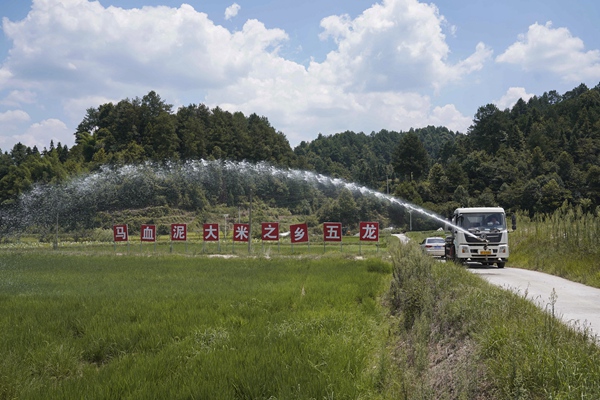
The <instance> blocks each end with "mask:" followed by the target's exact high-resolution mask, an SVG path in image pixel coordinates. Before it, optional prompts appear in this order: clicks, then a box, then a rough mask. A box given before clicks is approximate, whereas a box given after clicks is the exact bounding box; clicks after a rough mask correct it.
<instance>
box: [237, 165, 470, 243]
mask: <svg viewBox="0 0 600 400" xmlns="http://www.w3.org/2000/svg"><path fill="white" fill-rule="evenodd" d="M228 163H229V164H228V167H229V168H232V169H234V168H239V167H243V169H252V170H255V171H257V172H268V173H270V174H271V175H281V176H284V177H286V178H289V179H300V180H304V181H306V182H309V183H319V184H331V185H334V186H338V187H344V188H346V189H348V190H350V191H352V192H359V193H361V194H362V195H369V196H373V197H375V198H377V199H379V200H384V201H388V202H390V203H392V204H396V205H399V206H401V207H403V208H405V209H407V210H409V211H415V212H417V213H419V214H421V215H423V216H425V217H427V218H430V219H433V220H435V221H438V222H440V223H442V224H443V225H444V226H450V227H452V228H453V229H456V230H458V231H461V232H463V233H465V234H466V235H468V236H471V237H474V238H476V239H479V237H478V236H477V235H474V234H473V233H471V232H469V231H467V230H465V229H463V228H461V227H460V226H457V225H454V224H452V223H451V222H450V221H448V220H447V219H445V218H443V217H441V216H439V215H437V214H435V213H433V212H431V211H427V210H425V209H423V208H421V207H418V206H416V205H414V204H411V203H409V202H407V201H405V200H402V199H399V198H398V197H394V196H390V195H388V194H385V193H381V192H378V191H376V190H373V189H369V188H368V187H366V186H360V185H358V184H356V183H354V182H348V181H345V180H343V179H340V178H332V177H330V176H327V175H323V174H317V173H314V172H310V171H303V170H294V169H280V168H277V167H274V166H272V165H269V164H266V163H258V164H250V163H248V162H245V161H243V162H240V163H235V162H228Z"/></svg>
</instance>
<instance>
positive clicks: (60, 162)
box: [0, 84, 600, 229]
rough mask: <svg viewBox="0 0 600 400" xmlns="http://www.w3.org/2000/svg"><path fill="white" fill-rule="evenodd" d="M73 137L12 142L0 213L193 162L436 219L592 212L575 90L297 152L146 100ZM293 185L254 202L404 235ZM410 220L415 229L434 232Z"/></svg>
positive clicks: (597, 165) (360, 208)
mask: <svg viewBox="0 0 600 400" xmlns="http://www.w3.org/2000/svg"><path fill="white" fill-rule="evenodd" d="M74 135H75V143H76V144H75V145H74V146H73V147H71V148H70V149H69V148H67V146H65V145H61V144H60V143H58V144H56V145H55V144H54V143H50V146H49V147H48V148H44V149H43V150H41V151H40V150H39V149H38V148H36V147H33V148H29V147H26V146H23V145H22V144H17V145H15V146H14V147H13V148H12V149H10V151H5V152H4V153H2V154H0V203H1V204H2V207H4V208H6V207H8V206H11V205H14V204H16V203H18V202H19V197H18V196H19V195H20V194H22V193H25V192H27V191H28V190H30V189H31V188H32V187H34V185H44V184H60V183H61V182H65V181H68V180H69V179H72V177H75V176H81V175H82V174H83V175H85V174H87V173H90V172H94V171H99V170H102V169H106V168H113V169H115V168H118V167H120V166H123V165H127V164H141V163H147V162H154V163H158V164H163V165H164V164H168V163H185V162H187V161H190V160H197V159H200V158H203V159H208V160H211V159H212V160H232V161H241V160H247V161H249V162H259V161H260V162H262V161H264V162H268V163H270V164H273V165H276V166H278V167H281V168H293V169H301V170H310V171H315V172H318V173H322V174H326V175H330V176H332V177H340V178H344V179H346V180H349V181H354V182H358V183H359V184H362V185H365V186H367V187H370V188H373V189H376V190H379V191H381V192H387V193H391V194H393V195H396V196H398V197H401V198H403V199H406V200H408V201H411V202H413V203H415V204H417V205H422V206H424V207H426V208H428V209H431V210H433V211H436V212H438V213H439V214H441V215H447V214H448V213H449V212H450V210H452V209H453V208H455V207H456V206H459V205H460V206H476V205H479V206H486V205H490V206H491V205H501V206H503V207H505V208H506V209H508V210H510V211H519V210H520V211H523V212H525V213H527V214H528V215H529V216H533V215H535V214H543V213H552V212H554V211H555V210H556V209H558V208H559V207H561V205H562V204H563V203H565V202H567V204H570V205H572V206H575V207H576V206H580V207H581V209H582V210H583V212H591V213H595V212H596V210H597V207H598V206H599V205H600V160H599V157H600V86H596V87H595V88H593V89H589V88H587V87H586V86H585V85H583V84H582V85H580V86H578V87H576V88H574V89H573V90H571V91H569V92H566V93H564V94H562V95H560V94H558V93H556V92H555V91H550V92H547V93H544V94H543V95H542V96H534V97H533V98H531V99H529V100H528V101H527V102H525V101H523V100H519V101H518V102H517V103H516V104H515V105H514V107H512V108H511V109H506V110H500V109H498V108H497V107H496V106H495V105H493V104H488V105H485V106H482V107H480V108H479V109H478V111H477V113H476V114H475V116H474V119H473V124H472V125H471V127H470V128H469V129H468V131H467V132H464V133H458V132H452V131H449V130H448V129H446V128H444V127H431V126H430V127H424V128H418V129H411V130H409V131H407V132H395V131H387V130H381V131H379V132H372V133H370V134H365V133H362V132H359V133H355V132H351V131H347V132H343V133H338V134H335V135H332V136H322V135H319V136H318V137H317V138H316V139H315V140H313V141H311V142H302V143H300V144H299V145H298V146H297V147H296V148H295V149H292V148H291V147H290V145H289V142H288V141H287V139H286V138H285V135H284V133H282V132H279V131H277V130H276V129H275V128H274V127H272V126H271V125H270V123H269V121H268V120H267V118H266V117H261V116H258V115H256V114H252V115H250V116H245V115H244V114H242V113H241V112H234V113H231V112H229V111H224V110H222V109H220V108H218V107H217V108H214V109H212V110H211V109H208V108H207V107H206V106H204V105H202V104H200V105H194V104H192V105H189V106H186V107H181V108H179V109H178V110H176V111H174V110H173V107H172V106H171V105H169V104H167V103H165V102H164V101H163V100H162V99H161V98H160V96H159V95H158V94H157V93H155V92H150V93H148V94H147V95H145V96H143V97H142V98H135V99H125V100H121V101H120V102H118V103H117V104H113V103H107V104H102V105H100V106H98V107H97V108H90V109H88V110H87V113H86V115H85V116H84V118H83V120H82V122H81V123H80V124H79V126H78V128H77V131H76V132H74ZM230 183H231V182H227V181H221V182H219V185H220V186H218V187H217V188H211V187H208V188H207V187H190V186H189V185H188V186H173V185H166V186H165V185H162V186H161V185H159V186H157V187H153V188H152V190H151V192H148V193H152V196H150V197H152V204H151V205H152V206H168V207H171V208H176V209H182V210H185V211H193V212H202V211H203V210H205V209H206V208H207V207H208V208H210V207H213V206H216V205H225V206H228V207H237V206H240V203H243V202H247V201H248V199H249V193H246V192H240V191H239V190H238V187H236V186H235V185H230ZM290 185H291V184H290V183H289V182H271V186H270V188H268V189H267V190H260V188H257V190H256V192H255V193H254V194H255V200H258V199H261V200H262V201H264V202H265V203H268V204H269V205H270V206H275V207H284V208H287V209H289V210H290V211H291V212H292V213H296V214H298V213H299V214H304V215H307V216H308V215H313V216H316V217H317V218H318V220H319V222H323V221H325V220H332V218H333V219H336V220H339V219H341V218H345V220H344V221H342V222H344V224H345V225H346V226H348V227H350V228H353V227H355V225H356V224H357V223H358V221H359V217H358V215H359V214H361V215H364V214H365V212H367V211H365V210H373V209H374V208H376V210H375V211H373V212H371V214H370V215H368V217H369V218H371V219H373V218H376V219H377V220H379V221H381V222H382V223H384V224H386V225H387V224H388V223H391V224H393V225H395V226H400V227H402V226H404V227H407V226H408V219H409V215H408V213H406V212H403V211H402V210H400V211H399V210H397V209H392V208H386V207H382V206H381V205H376V204H374V202H372V201H370V200H369V199H364V198H362V197H361V196H360V195H359V194H358V193H350V194H349V193H347V192H345V191H343V190H340V191H335V192H332V193H328V194H327V195H326V196H322V195H317V194H316V193H314V191H311V189H308V190H307V191H304V193H302V195H299V192H298V191H297V190H296V189H297V188H295V187H292V186H293V185H292V186H290ZM148 201H149V200H148ZM148 201H146V203H147V202H148ZM146 206H147V205H146ZM119 207H121V209H123V208H125V209H127V208H138V206H137V205H135V204H133V205H124V206H119ZM114 210H115V208H114V207H112V208H111V207H108V208H105V209H102V210H98V211H100V212H102V211H108V212H111V211H114ZM413 217H414V218H415V219H414V221H413V223H414V225H413V226H414V227H415V229H433V228H436V226H434V225H432V224H431V222H430V221H427V220H426V219H422V218H419V217H418V216H413Z"/></svg>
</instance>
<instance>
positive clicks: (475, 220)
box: [459, 213, 506, 231]
mask: <svg viewBox="0 0 600 400" xmlns="http://www.w3.org/2000/svg"><path fill="white" fill-rule="evenodd" d="M459 226H461V227H462V228H465V229H468V230H476V231H477V230H478V231H483V230H488V231H489V230H503V229H506V224H505V220H504V214H502V213H473V214H462V218H461V219H460V223H459Z"/></svg>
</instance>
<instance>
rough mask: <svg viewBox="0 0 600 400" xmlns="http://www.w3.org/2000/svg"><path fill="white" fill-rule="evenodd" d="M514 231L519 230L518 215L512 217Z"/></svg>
mask: <svg viewBox="0 0 600 400" xmlns="http://www.w3.org/2000/svg"><path fill="white" fill-rule="evenodd" d="M512 230H513V231H516V230H517V214H513V215H512Z"/></svg>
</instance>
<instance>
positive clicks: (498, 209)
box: [454, 207, 504, 214]
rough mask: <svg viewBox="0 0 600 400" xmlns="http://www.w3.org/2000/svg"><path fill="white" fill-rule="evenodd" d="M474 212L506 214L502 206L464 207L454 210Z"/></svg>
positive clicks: (455, 211) (466, 212) (456, 211)
mask: <svg viewBox="0 0 600 400" xmlns="http://www.w3.org/2000/svg"><path fill="white" fill-rule="evenodd" d="M473 213H502V214H504V208H502V207H464V208H457V209H456V210H454V214H473Z"/></svg>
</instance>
